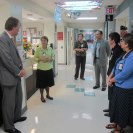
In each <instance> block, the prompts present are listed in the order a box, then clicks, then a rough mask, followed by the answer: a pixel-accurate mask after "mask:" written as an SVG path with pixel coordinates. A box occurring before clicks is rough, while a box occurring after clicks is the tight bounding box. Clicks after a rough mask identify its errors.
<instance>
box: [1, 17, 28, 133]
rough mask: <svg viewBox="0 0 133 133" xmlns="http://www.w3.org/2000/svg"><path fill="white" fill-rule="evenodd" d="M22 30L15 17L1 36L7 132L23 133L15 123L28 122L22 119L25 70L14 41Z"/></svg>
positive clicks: (3, 93)
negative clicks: (22, 85) (22, 83)
mask: <svg viewBox="0 0 133 133" xmlns="http://www.w3.org/2000/svg"><path fill="white" fill-rule="evenodd" d="M19 28H20V22H19V20H18V19H16V18H14V17H10V18H8V19H7V21H6V23H5V31H4V32H3V33H2V34H1V35H0V84H1V88H2V95H3V97H2V115H3V123H4V128H5V131H6V132H8V133H21V132H20V131H19V130H17V129H16V128H15V126H14V123H15V122H20V121H24V120H26V117H21V107H22V88H21V77H23V76H24V75H25V70H24V69H23V65H22V62H21V59H20V56H19V54H18V50H17V48H16V46H15V44H14V42H13V40H12V38H13V37H15V36H16V35H17V34H18V32H19Z"/></svg>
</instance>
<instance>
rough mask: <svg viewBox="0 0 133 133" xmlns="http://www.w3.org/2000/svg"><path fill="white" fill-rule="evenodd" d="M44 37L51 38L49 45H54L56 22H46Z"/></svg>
mask: <svg viewBox="0 0 133 133" xmlns="http://www.w3.org/2000/svg"><path fill="white" fill-rule="evenodd" d="M44 35H46V36H47V37H48V38H49V43H53V44H54V42H55V41H54V38H55V37H54V35H55V23H54V20H53V22H52V21H49V22H44Z"/></svg>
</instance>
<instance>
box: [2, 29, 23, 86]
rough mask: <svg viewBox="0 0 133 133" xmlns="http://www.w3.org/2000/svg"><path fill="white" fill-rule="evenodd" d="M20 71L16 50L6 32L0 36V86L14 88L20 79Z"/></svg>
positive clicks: (20, 63)
mask: <svg viewBox="0 0 133 133" xmlns="http://www.w3.org/2000/svg"><path fill="white" fill-rule="evenodd" d="M21 69H22V62H21V59H20V56H19V54H18V51H17V48H16V46H15V45H14V43H13V41H12V40H11V38H9V36H8V35H7V33H6V32H3V33H2V34H1V35H0V84H1V85H3V86H15V85H16V84H17V81H18V80H19V79H20V77H19V76H18V74H19V73H20V70H21Z"/></svg>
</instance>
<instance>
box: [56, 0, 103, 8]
mask: <svg viewBox="0 0 133 133" xmlns="http://www.w3.org/2000/svg"><path fill="white" fill-rule="evenodd" d="M58 5H59V6H60V7H62V8H63V9H65V10H92V9H94V8H100V7H101V5H102V2H98V1H97V2H96V1H71V2H70V1H69V2H64V4H58Z"/></svg>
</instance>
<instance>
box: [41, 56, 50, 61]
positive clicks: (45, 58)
mask: <svg viewBox="0 0 133 133" xmlns="http://www.w3.org/2000/svg"><path fill="white" fill-rule="evenodd" d="M39 60H40V61H43V62H48V61H49V57H47V56H41V57H40V58H39Z"/></svg>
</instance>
